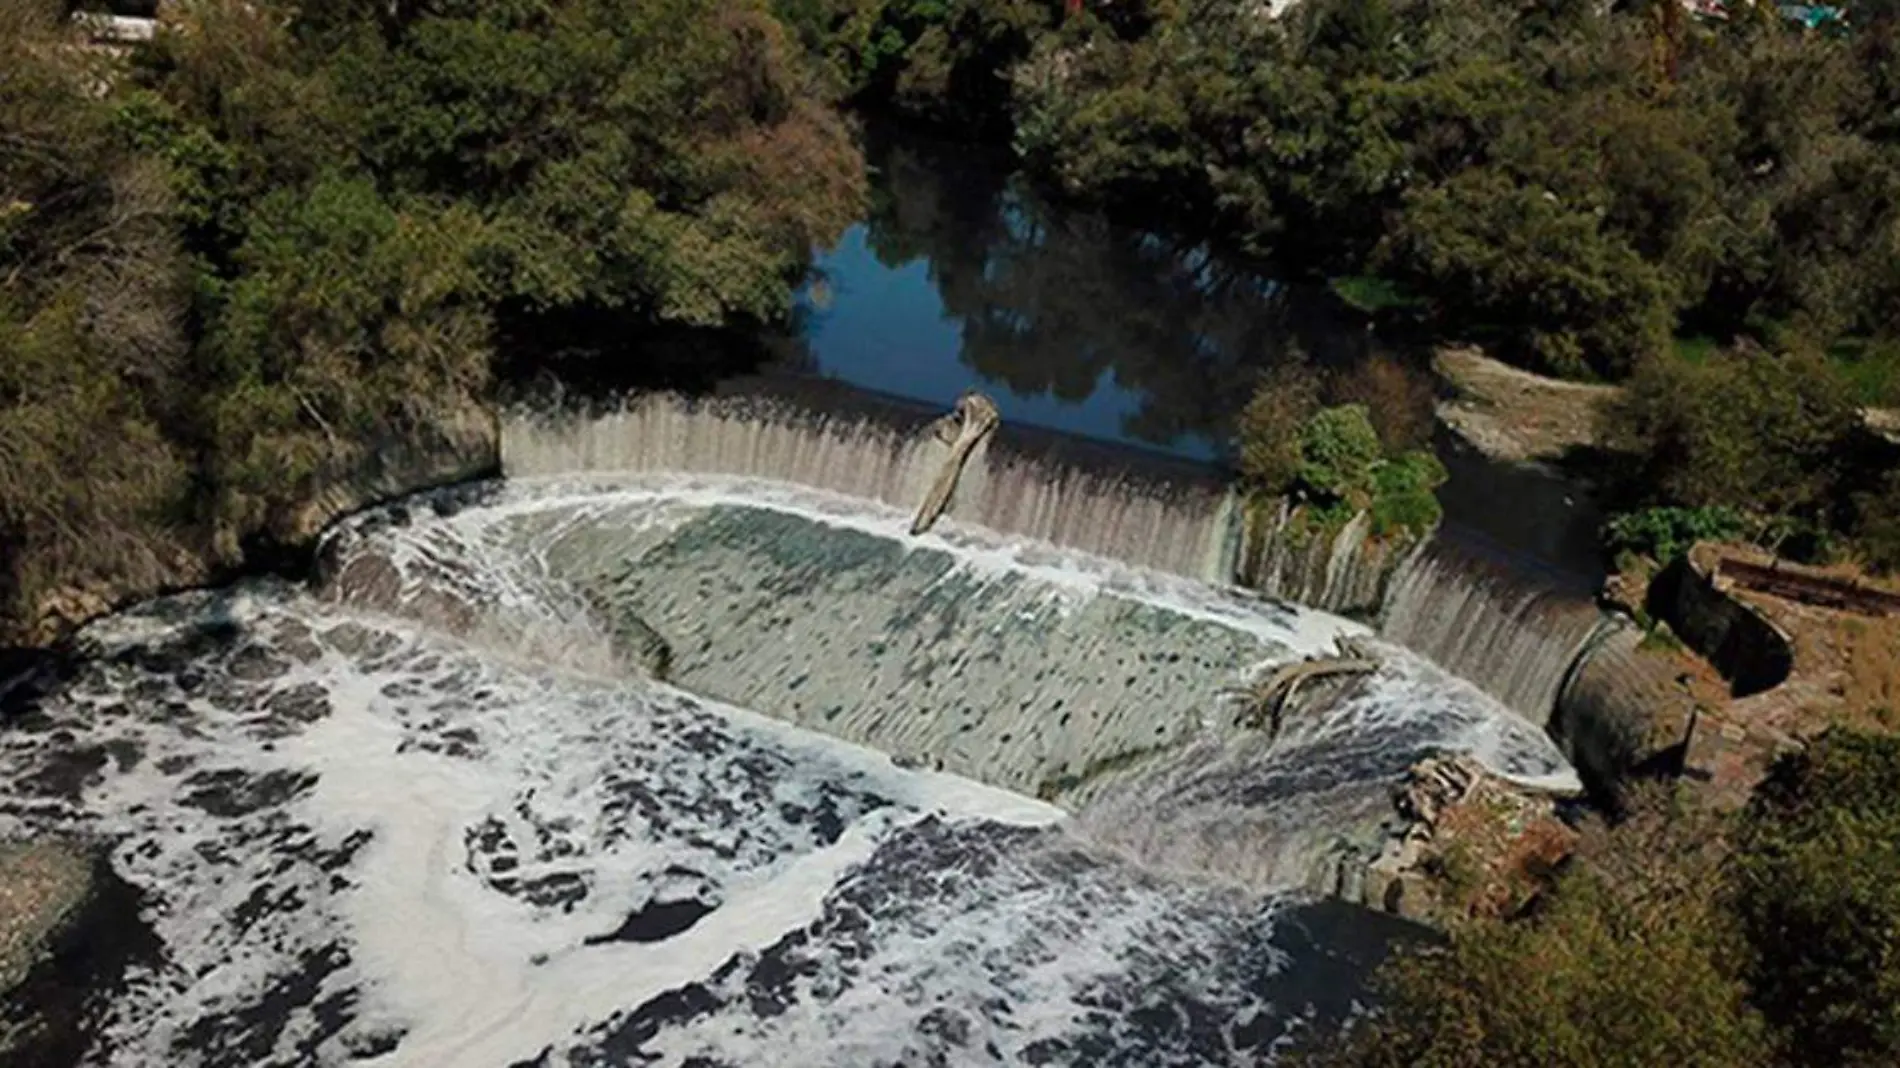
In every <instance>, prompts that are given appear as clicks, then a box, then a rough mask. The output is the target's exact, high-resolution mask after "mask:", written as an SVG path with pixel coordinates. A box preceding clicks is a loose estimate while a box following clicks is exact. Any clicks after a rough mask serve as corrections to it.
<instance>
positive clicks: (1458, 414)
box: [1432, 346, 1900, 465]
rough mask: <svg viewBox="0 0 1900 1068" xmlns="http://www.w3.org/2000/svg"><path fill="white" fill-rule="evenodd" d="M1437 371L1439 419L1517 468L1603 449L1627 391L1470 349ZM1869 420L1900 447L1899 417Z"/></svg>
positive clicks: (1882, 413) (1451, 349) (1877, 414)
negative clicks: (1607, 423) (1608, 418)
mask: <svg viewBox="0 0 1900 1068" xmlns="http://www.w3.org/2000/svg"><path fill="white" fill-rule="evenodd" d="M1432 369H1433V371H1435V372H1436V373H1437V374H1438V376H1439V377H1440V378H1442V379H1443V380H1444V382H1445V384H1446V386H1447V387H1448V389H1449V395H1448V396H1446V397H1443V398H1441V399H1440V400H1439V402H1438V406H1437V414H1438V418H1439V420H1440V421H1441V422H1443V423H1444V424H1445V425H1446V426H1447V427H1449V428H1450V429H1451V430H1452V431H1453V432H1454V433H1456V434H1457V435H1458V436H1459V437H1461V438H1463V439H1464V440H1465V441H1466V442H1468V443H1469V444H1470V445H1471V446H1472V447H1473V448H1475V449H1477V450H1478V451H1479V452H1482V453H1483V454H1484V455H1486V456H1488V457H1490V458H1492V459H1494V460H1503V461H1507V462H1512V463H1531V464H1543V465H1553V464H1556V463H1559V462H1561V461H1563V460H1564V459H1565V458H1566V457H1568V456H1573V455H1575V454H1576V453H1577V452H1579V451H1582V450H1587V449H1596V448H1601V447H1602V445H1603V441H1602V438H1601V435H1600V432H1599V428H1598V424H1597V413H1598V412H1599V411H1600V410H1601V409H1602V406H1603V405H1604V404H1606V403H1608V402H1609V401H1610V400H1612V399H1613V398H1615V397H1616V396H1618V395H1619V394H1620V393H1621V392H1622V387H1620V386H1614V385H1605V384H1602V383H1592V382H1572V381H1568V380H1566V379H1561V378H1551V377H1549V376H1547V375H1540V374H1537V373H1535V372H1533V371H1526V370H1524V369H1523V368H1520V367H1513V366H1512V365H1510V364H1507V363H1505V362H1503V361H1502V360H1499V359H1496V358H1495V357H1492V356H1488V355H1486V354H1485V353H1484V352H1483V351H1481V350H1479V349H1476V348H1472V347H1470V346H1446V347H1443V348H1440V349H1438V350H1437V351H1436V352H1434V353H1433V355H1432ZM1862 417H1863V418H1864V419H1865V421H1866V425H1867V428H1868V429H1869V430H1871V431H1873V432H1874V433H1876V434H1878V435H1880V436H1881V437H1883V438H1885V439H1887V440H1888V441H1891V442H1894V443H1896V444H1900V410H1895V409H1887V408H1867V409H1864V410H1863V411H1862Z"/></svg>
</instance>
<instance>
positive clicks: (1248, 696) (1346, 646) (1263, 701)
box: [1231, 638, 1379, 736]
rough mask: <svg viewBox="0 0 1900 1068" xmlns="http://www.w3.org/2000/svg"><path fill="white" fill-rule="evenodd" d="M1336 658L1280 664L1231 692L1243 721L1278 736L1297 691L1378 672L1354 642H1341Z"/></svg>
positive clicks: (1375, 662) (1372, 658)
mask: <svg viewBox="0 0 1900 1068" xmlns="http://www.w3.org/2000/svg"><path fill="white" fill-rule="evenodd" d="M1335 647H1336V648H1337V649H1338V652H1339V655H1337V656H1316V657H1308V658H1307V659H1305V660H1296V661H1294V662H1292V663H1290V664H1281V665H1280V666H1279V667H1276V668H1274V669H1273V670H1272V671H1270V672H1268V673H1267V674H1266V675H1265V676H1264V677H1263V678H1261V679H1259V680H1258V681H1256V682H1254V683H1252V684H1250V685H1248V686H1246V687H1244V688H1242V689H1239V690H1235V691H1231V692H1232V693H1233V695H1234V696H1237V697H1240V698H1242V699H1243V700H1244V701H1245V703H1246V705H1245V711H1243V712H1242V718H1243V720H1244V721H1245V722H1246V723H1247V724H1248V725H1249V726H1252V727H1267V728H1268V730H1269V733H1271V734H1273V735H1275V736H1278V735H1279V733H1280V725H1281V722H1282V721H1283V720H1284V718H1285V716H1286V709H1287V706H1288V705H1289V704H1290V703H1291V702H1292V700H1293V695H1294V694H1295V693H1296V692H1298V691H1299V688H1300V687H1301V686H1302V685H1304V684H1306V683H1308V682H1311V681H1313V680H1315V679H1329V678H1340V677H1344V676H1357V675H1369V674H1371V673H1372V672H1374V671H1377V670H1379V660H1378V658H1377V657H1375V656H1373V655H1372V653H1371V651H1370V650H1369V649H1368V648H1366V646H1365V644H1364V643H1363V642H1361V641H1359V640H1358V639H1356V638H1340V639H1339V640H1338V642H1337V643H1336V646H1335Z"/></svg>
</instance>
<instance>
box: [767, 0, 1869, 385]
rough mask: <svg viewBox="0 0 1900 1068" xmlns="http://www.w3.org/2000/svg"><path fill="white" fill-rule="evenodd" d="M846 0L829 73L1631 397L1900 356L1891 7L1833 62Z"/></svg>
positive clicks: (1334, 26) (1509, 20) (1314, 9)
mask: <svg viewBox="0 0 1900 1068" xmlns="http://www.w3.org/2000/svg"><path fill="white" fill-rule="evenodd" d="M781 2H782V3H785V4H789V3H791V0H781ZM829 2H830V9H829V10H830V18H831V21H830V22H829V23H826V24H827V25H830V26H834V27H837V29H836V30H835V31H834V33H833V34H832V35H831V36H830V37H829V38H827V40H829V41H830V42H831V45H830V46H831V48H832V49H833V50H834V51H836V52H838V53H841V54H843V55H846V56H851V57H863V56H866V55H870V54H874V55H875V57H876V58H875V62H874V63H873V64H871V70H873V71H874V73H869V74H865V75H863V76H860V77H859V78H858V79H857V80H856V81H854V82H853V83H852V84H853V88H854V89H855V90H856V91H857V92H859V93H860V94H861V95H864V96H868V97H870V98H872V99H874V100H877V101H879V102H882V103H884V104H887V105H889V106H892V107H895V108H898V109H900V110H902V111H904V112H905V113H907V114H922V115H932V116H936V117H944V116H948V115H955V114H965V113H970V112H979V113H980V114H978V115H976V117H975V118H973V119H972V120H971V122H970V123H969V124H968V125H970V126H973V127H976V128H979V129H995V128H998V127H1007V128H1008V129H1009V130H1010V131H1011V132H1012V135H1013V139H1014V144H1015V146H1016V148H1017V149H1018V151H1019V153H1020V154H1021V156H1022V157H1023V158H1024V159H1025V160H1026V161H1027V162H1028V163H1029V164H1030V165H1031V166H1032V167H1033V168H1034V169H1035V170H1036V171H1037V172H1039V173H1041V174H1043V175H1045V176H1047V177H1048V178H1049V179H1050V180H1051V181H1053V182H1054V183H1055V184H1057V185H1058V186H1059V187H1060V188H1062V189H1064V190H1066V191H1068V192H1069V193H1071V194H1072V195H1075V196H1079V197H1085V198H1088V199H1092V200H1096V201H1100V202H1104V203H1107V204H1110V205H1114V206H1121V207H1126V208H1128V209H1129V210H1132V211H1135V212H1138V213H1140V214H1141V215H1142V216H1143V217H1152V216H1154V215H1155V214H1156V213H1157V212H1164V213H1166V214H1167V215H1169V216H1171V217H1172V218H1174V219H1175V220H1177V221H1178V222H1180V223H1182V224H1184V225H1186V226H1189V227H1191V228H1197V229H1201V230H1204V231H1206V232H1219V233H1224V234H1231V235H1233V236H1234V237H1235V238H1236V239H1237V240H1238V241H1239V242H1240V243H1241V244H1242V245H1244V246H1246V247H1248V248H1250V249H1251V250H1253V251H1256V252H1259V253H1261V254H1263V255H1268V256H1271V257H1274V258H1276V259H1277V260H1279V261H1281V262H1283V263H1286V264H1288V265H1290V266H1291V267H1292V268H1293V269H1296V270H1315V271H1321V272H1324V273H1325V274H1326V275H1327V276H1328V277H1338V278H1342V279H1344V280H1345V284H1346V287H1347V290H1348V291H1349V292H1350V293H1351V294H1354V295H1356V296H1358V297H1360V298H1362V299H1371V300H1372V301H1373V302H1374V303H1375V304H1388V303H1391V302H1394V301H1397V302H1400V303H1407V304H1410V303H1413V302H1423V303H1424V304H1425V305H1427V306H1428V309H1429V316H1430V318H1431V319H1432V320H1433V321H1434V323H1435V325H1436V327H1437V329H1438V330H1440V331H1442V332H1444V333H1447V334H1450V335H1454V336H1460V337H1464V338H1467V339H1470V340H1476V341H1483V342H1486V343H1487V344H1489V345H1491V346H1493V347H1495V348H1497V349H1498V350H1499V351H1500V352H1503V353H1505V354H1507V355H1509V356H1511V357H1513V358H1515V359H1517V360H1520V361H1522V362H1523V363H1525V364H1526V365H1528V366H1531V367H1534V368H1538V369H1543V370H1548V371H1553V372H1556V373H1560V374H1566V375H1589V374H1594V375H1599V376H1605V377H1622V376H1624V375H1626V374H1628V373H1629V372H1630V371H1632V370H1633V369H1634V368H1635V367H1636V366H1637V364H1638V363H1640V362H1641V361H1642V360H1643V359H1644V358H1646V357H1650V356H1660V355H1663V354H1665V353H1667V352H1668V351H1669V350H1670V349H1671V345H1670V339H1671V335H1672V334H1682V335H1685V336H1688V335H1695V336H1703V337H1707V338H1712V339H1715V340H1716V341H1718V342H1721V343H1724V344H1726V343H1728V342H1730V341H1733V340H1735V339H1738V338H1744V337H1749V338H1754V339H1756V340H1758V341H1760V342H1761V343H1763V344H1764V345H1765V346H1766V347H1768V348H1771V349H1783V348H1788V347H1792V346H1795V345H1797V344H1805V345H1809V346H1813V347H1817V348H1826V347H1827V346H1830V345H1833V344H1835V343H1836V342H1837V341H1840V340H1841V339H1857V340H1856V342H1855V344H1856V345H1857V346H1858V347H1859V350H1860V351H1862V352H1867V351H1873V352H1876V353H1877V352H1879V351H1884V347H1885V346H1886V345H1887V344H1888V343H1889V342H1891V341H1892V340H1893V339H1894V338H1895V337H1896V330H1897V329H1900V320H1895V318H1894V316H1893V309H1894V308H1895V307H1896V306H1900V304H1897V303H1896V301H1895V299H1894V298H1895V297H1896V296H1900V259H1897V258H1896V247H1895V243H1894V242H1895V236H1894V235H1895V233H1896V227H1900V198H1896V196H1895V193H1896V192H1900V140H1897V138H1900V125H1897V124H1896V123H1895V122H1894V121H1893V119H1892V116H1893V114H1894V113H1895V112H1896V109H1897V108H1900V77H1896V76H1895V74H1894V72H1893V65H1892V63H1891V62H1890V61H1889V60H1888V58H1887V57H1889V56H1890V55H1891V54H1892V53H1893V51H1894V46H1895V44H1896V36H1895V33H1896V28H1895V22H1894V20H1893V19H1892V18H1891V17H1890V16H1889V15H1888V14H1887V13H1885V12H1884V11H1883V10H1881V9H1880V8H1878V7H1874V6H1869V7H1866V8H1865V10H1862V9H1861V8H1859V7H1855V8H1854V9H1853V10H1852V11H1851V13H1850V18H1851V20H1852V22H1853V23H1854V30H1853V32H1852V33H1850V34H1846V35H1828V34H1810V33H1803V32H1800V31H1798V30H1796V29H1794V28H1793V27H1792V25H1791V24H1789V23H1787V22H1786V21H1785V20H1783V19H1782V18H1781V17H1780V16H1779V14H1778V12H1777V10H1776V9H1775V7H1774V6H1773V5H1770V4H1767V3H1746V2H1739V0H1738V2H1736V3H1731V4H1729V5H1728V7H1729V11H1730V18H1729V19H1728V20H1727V21H1725V22H1721V23H1713V24H1710V23H1701V22H1697V21H1695V20H1693V19H1692V17H1691V16H1690V15H1688V14H1687V13H1686V12H1685V11H1683V10H1682V9H1681V8H1680V7H1678V6H1677V5H1674V4H1662V3H1637V4H1629V5H1617V6H1616V9H1615V10H1614V11H1611V12H1608V13H1605V12H1604V11H1603V10H1602V8H1601V7H1600V6H1599V5H1595V4H1588V3H1558V4H1548V5H1535V6H1530V7H1525V6H1520V5H1510V4H1499V3H1495V2H1491V0H1303V2H1302V3H1299V4H1297V5H1294V6H1293V7H1292V9H1291V10H1290V12H1289V14H1288V15H1287V16H1286V17H1284V18H1280V19H1273V18H1269V17H1266V16H1265V14H1264V9H1263V8H1262V7H1261V6H1258V5H1250V4H1239V3H1226V2H1194V0H1135V2H1132V3H1121V2H1118V3H1114V4H1095V3H1087V4H1084V5H1082V7H1083V10H1082V13H1081V14H1080V15H1078V16H1075V17H1072V18H1067V19H1063V18H1060V17H1059V15H1058V8H1059V6H1060V5H1059V4H1057V3H1054V2H1050V3H1040V4H1039V3H1031V2H1026V0H966V2H962V3H945V2H938V0H930V2H924V0H829ZM824 3H825V0H800V2H799V6H800V7H802V8H804V9H806V10H807V11H808V12H809V11H810V10H812V9H813V8H816V7H822V6H823V5H824ZM808 20H809V21H822V20H815V19H812V17H811V16H809V15H808ZM865 27H875V29H874V30H870V31H867V30H866V29H865ZM867 36H868V39H870V40H872V41H875V42H876V43H877V44H876V47H875V48H874V49H869V50H867V48H866V46H865V45H863V44H862V43H860V42H862V41H863V40H865V39H866V38H867ZM841 66H842V67H843V68H845V69H856V70H859V71H864V70H866V67H865V65H864V63H862V62H860V63H859V64H858V65H857V67H856V68H852V67H851V64H850V63H843V64H841ZM978 68H985V69H980V70H979V69H978ZM943 70H950V71H954V72H956V76H955V77H941V76H939V72H941V71H943ZM1004 85H1007V86H1008V87H1009V88H1010V90H1011V91H1010V92H1008V93H1003V92H1000V91H999V89H998V87H1000V86H1004ZM969 86H982V87H984V89H983V91H982V92H965V91H964V89H965V87H969ZM1872 365H1879V366H1884V362H1883V361H1881V360H1878V359H1876V360H1874V361H1872V362H1871V364H1870V366H1872Z"/></svg>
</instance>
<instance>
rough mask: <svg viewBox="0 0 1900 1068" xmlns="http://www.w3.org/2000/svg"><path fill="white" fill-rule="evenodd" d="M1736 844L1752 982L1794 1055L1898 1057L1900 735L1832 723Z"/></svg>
mask: <svg viewBox="0 0 1900 1068" xmlns="http://www.w3.org/2000/svg"><path fill="white" fill-rule="evenodd" d="M1739 844H1740V856H1739V859H1738V863H1737V879H1736V911H1737V913H1738V915H1739V916H1740V918H1741V921H1742V924H1743V928H1744V930H1745V931H1746V933H1747V936H1748V939H1749V943H1750V945H1751V947H1752V949H1753V954H1754V957H1753V961H1752V963H1751V966H1750V968H1749V979H1750V981H1751V982H1752V983H1753V985H1754V988H1755V1001H1756V1003H1757V1004H1758V1005H1760V1006H1761V1009H1762V1011H1763V1013H1765V1014H1766V1015H1767V1017H1768V1019H1769V1021H1770V1022H1771V1023H1772V1024H1774V1025H1775V1026H1776V1027H1777V1029H1778V1030H1779V1031H1780V1032H1781V1037H1782V1048H1783V1055H1784V1058H1785V1060H1786V1061H1787V1063H1790V1064H1797V1065H1815V1066H1817V1068H1818V1066H1822V1065H1827V1066H1836V1065H1840V1066H1858V1065H1865V1066H1869V1068H1871V1066H1873V1065H1891V1064H1894V1063H1897V1062H1900V739H1897V738H1894V737H1891V736H1886V735H1872V734H1859V733H1852V732H1846V731H1834V732H1830V733H1829V734H1828V735H1826V736H1825V737H1823V738H1821V739H1819V740H1818V741H1816V742H1815V743H1813V744H1812V745H1811V746H1810V747H1809V748H1808V750H1807V751H1806V752H1804V753H1802V754H1799V755H1797V756H1794V757H1791V758H1788V759H1786V760H1785V761H1783V763H1782V764H1781V765H1780V766H1779V767H1777V768H1776V770H1775V773H1774V774H1773V775H1772V776H1771V777H1770V779H1769V780H1768V781H1767V782H1766V783H1764V784H1763V787H1762V788H1761V790H1760V791H1759V792H1758V796H1757V798H1756V800H1755V803H1754V805H1753V806H1752V807H1751V809H1750V811H1749V813H1748V816H1747V819H1746V820H1745V821H1744V824H1743V833H1742V836H1741V840H1740V843H1739Z"/></svg>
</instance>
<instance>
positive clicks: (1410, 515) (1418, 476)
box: [1372, 452, 1450, 534]
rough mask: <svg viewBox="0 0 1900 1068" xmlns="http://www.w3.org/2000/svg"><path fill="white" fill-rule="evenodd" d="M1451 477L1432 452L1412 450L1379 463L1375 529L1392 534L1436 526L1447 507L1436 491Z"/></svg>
mask: <svg viewBox="0 0 1900 1068" xmlns="http://www.w3.org/2000/svg"><path fill="white" fill-rule="evenodd" d="M1449 477H1450V475H1449V473H1448V472H1447V471H1446V470H1445V465H1444V464H1442V463H1439V462H1438V457H1436V456H1433V455H1432V454H1431V453H1429V452H1409V453H1406V454H1405V455H1403V456H1400V457H1398V458H1397V459H1393V460H1387V461H1385V462H1383V463H1381V464H1379V466H1378V468H1377V469H1376V470H1375V471H1374V472H1373V498H1372V527H1373V530H1374V531H1376V532H1378V533H1380V534H1392V533H1396V532H1398V531H1401V530H1409V531H1414V532H1418V531H1424V530H1428V529H1430V528H1431V527H1433V526H1436V525H1437V523H1438V521H1439V519H1440V518H1442V517H1443V516H1444V514H1445V510H1444V508H1443V507H1441V506H1440V505H1439V503H1438V498H1437V497H1436V496H1435V495H1433V493H1432V491H1433V490H1435V489H1437V488H1438V487H1439V486H1442V485H1444V484H1445V480H1446V479H1447V478H1449Z"/></svg>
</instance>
